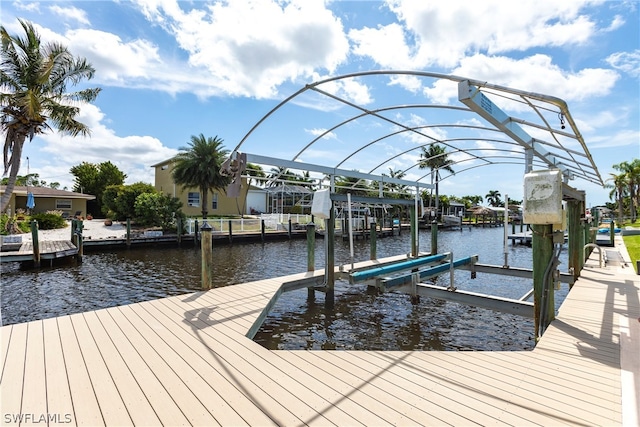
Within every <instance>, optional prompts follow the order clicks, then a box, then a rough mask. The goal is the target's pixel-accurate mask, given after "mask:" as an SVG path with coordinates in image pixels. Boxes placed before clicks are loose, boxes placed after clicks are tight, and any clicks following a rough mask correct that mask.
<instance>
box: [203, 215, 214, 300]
mask: <svg viewBox="0 0 640 427" xmlns="http://www.w3.org/2000/svg"><path fill="white" fill-rule="evenodd" d="M200 230H201V232H202V233H201V238H200V247H201V251H200V252H201V253H202V289H203V290H207V289H211V267H212V264H213V244H212V243H213V242H212V236H211V230H212V227H211V226H210V225H209V223H208V222H207V220H203V223H202V227H201V228H200Z"/></svg>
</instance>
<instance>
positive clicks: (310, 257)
mask: <svg viewBox="0 0 640 427" xmlns="http://www.w3.org/2000/svg"><path fill="white" fill-rule="evenodd" d="M315 251H316V225H315V224H314V223H313V222H310V223H308V224H307V271H314V270H315V264H316V253H315ZM315 297H316V291H315V289H314V288H313V286H309V287H308V288H307V298H308V300H309V301H313V300H315Z"/></svg>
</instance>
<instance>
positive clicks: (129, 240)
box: [127, 218, 131, 248]
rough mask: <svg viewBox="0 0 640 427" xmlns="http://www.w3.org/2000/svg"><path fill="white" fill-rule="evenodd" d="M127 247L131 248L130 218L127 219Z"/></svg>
mask: <svg viewBox="0 0 640 427" xmlns="http://www.w3.org/2000/svg"><path fill="white" fill-rule="evenodd" d="M127 247H128V248H130V247H131V218H127Z"/></svg>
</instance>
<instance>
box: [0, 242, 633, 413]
mask: <svg viewBox="0 0 640 427" xmlns="http://www.w3.org/2000/svg"><path fill="white" fill-rule="evenodd" d="M622 249H623V250H624V246H622ZM624 252H626V250H624ZM626 257H627V258H628V254H627V255H626ZM622 258H623V259H624V256H623V257H622ZM374 263H375V262H374ZM363 264H366V263H360V264H358V265H357V266H358V267H360V266H362V265H363ZM625 264H628V263H626V262H625V261H624V260H623V262H618V263H617V265H607V266H606V267H604V268H598V261H597V258H595V257H593V256H592V258H591V259H590V260H589V261H588V262H587V265H586V266H585V269H584V270H583V274H582V276H581V277H580V279H579V280H578V281H577V282H576V284H575V285H574V287H573V289H572V290H571V292H570V293H569V295H568V297H567V298H566V300H565V301H564V303H563V305H562V307H561V308H560V311H559V314H558V316H557V319H556V320H555V321H554V322H552V324H551V325H550V326H549V327H548V329H547V331H546V332H545V334H544V336H543V337H542V339H541V340H540V342H539V343H538V345H537V346H536V348H535V349H534V350H532V351H522V352H481V351H475V352H472V351H470V352H455V351H450V352H436V351H270V350H267V349H265V348H264V347H262V346H260V345H258V344H256V343H255V342H253V341H252V340H251V339H250V338H248V337H247V335H248V334H249V335H250V334H251V331H253V330H255V323H256V321H259V320H260V319H261V318H262V317H263V316H264V315H265V314H266V310H267V307H268V306H269V305H270V303H271V302H272V301H273V299H274V297H275V296H277V295H278V294H279V293H280V292H281V289H282V288H283V286H286V284H287V283H292V282H295V281H297V280H300V279H303V278H305V277H308V276H310V275H314V274H315V275H319V274H320V273H321V272H315V273H305V274H299V275H293V276H287V277H282V278H277V279H271V280H262V281H257V282H251V283H243V284H238V285H233V286H227V287H223V288H216V289H213V290H210V291H206V292H197V293H193V294H187V295H180V296H175V297H169V298H162V299H158V300H154V301H148V302H143V303H137V304H131V305H125V306H120V307H113V308H109V309H104V310H98V311H91V312H86V313H80V314H75V315H71V316H63V317H58V318H51V319H46V320H42V321H33V322H29V323H23V324H16V325H11V326H5V327H2V328H0V335H1V360H0V366H2V373H1V377H0V399H1V402H2V409H1V412H2V414H1V416H2V421H1V422H2V424H3V425H18V424H20V425H39V426H42V425H46V424H48V425H55V424H64V425H91V426H95V425H107V426H112V425H118V426H120V425H208V426H209V425H211V426H213V425H220V426H229V425H234V426H235V425H260V426H263V425H282V426H293V425H295V426H298V425H341V426H342V425H367V426H371V425H544V426H548V425H582V426H585V425H629V426H631V425H637V424H638V420H640V417H639V416H638V409H637V401H638V396H640V367H639V366H638V365H639V364H640V361H639V360H638V359H639V358H638V354H640V323H639V322H638V320H637V319H638V318H639V317H640V302H639V299H640V297H639V295H640V281H639V280H638V277H639V276H636V275H635V274H634V271H633V268H632V267H631V265H625ZM43 420H44V421H43ZM47 421H48V422H47Z"/></svg>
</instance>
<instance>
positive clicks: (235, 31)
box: [0, 0, 640, 206]
mask: <svg viewBox="0 0 640 427" xmlns="http://www.w3.org/2000/svg"><path fill="white" fill-rule="evenodd" d="M0 8H1V10H0V12H1V23H2V26H4V27H5V28H6V29H7V30H8V32H9V33H10V34H20V33H21V27H20V26H19V23H18V19H19V18H20V19H23V20H27V21H30V22H32V23H33V24H34V25H35V27H36V29H37V31H38V32H39V34H40V35H41V38H42V40H43V41H58V42H61V43H63V44H65V45H66V46H67V47H68V48H69V50H70V52H71V53H72V54H74V55H78V56H83V57H85V58H87V60H88V61H89V62H90V63H91V64H92V65H93V66H94V67H95V69H96V73H95V76H94V78H93V79H92V80H90V81H89V82H87V83H86V84H84V85H83V86H82V85H81V86H79V87H76V89H79V88H82V87H100V88H101V89H102V91H101V93H100V95H99V96H98V98H97V100H96V101H95V102H93V103H92V104H90V105H83V106H81V113H80V115H79V117H78V118H79V120H80V121H82V122H83V123H85V124H87V125H88V126H89V127H90V128H91V131H92V134H91V137H90V138H83V137H76V138H72V137H69V136H64V135H60V134H58V133H55V132H50V133H47V134H44V135H37V136H36V137H34V139H33V140H32V141H31V142H28V143H26V144H25V149H24V152H23V158H22V167H21V171H20V174H21V175H25V174H27V173H38V174H39V176H40V179H42V180H44V181H46V182H59V183H60V184H61V186H62V187H67V188H68V189H71V188H72V186H73V176H72V175H71V174H70V173H69V170H70V168H71V167H73V166H75V165H78V164H80V163H81V162H90V163H95V164H98V163H101V162H104V161H110V162H112V163H113V164H115V165H116V166H117V167H118V168H119V169H120V170H122V171H123V172H124V173H125V174H126V175H127V179H126V181H125V182H126V183H128V184H130V183H134V182H139V181H142V182H148V183H153V180H154V177H153V168H152V167H151V166H152V165H154V164H156V163H159V162H162V161H164V160H167V159H169V158H171V157H172V156H174V155H175V154H177V153H178V151H179V150H180V149H182V148H185V147H187V146H188V143H189V142H190V138H191V136H192V135H199V134H203V135H205V136H206V137H214V136H217V137H218V138H220V139H222V140H223V141H224V142H223V144H224V147H225V148H226V149H228V150H233V149H234V148H237V147H238V145H239V144H240V142H241V141H242V144H240V147H239V150H240V151H242V152H247V153H253V154H260V155H267V156H270V157H276V158H283V159H289V160H291V159H293V158H294V157H295V156H297V155H298V154H299V155H298V156H297V160H299V161H304V162H306V163H312V164H331V162H333V165H334V166H335V165H336V164H338V163H339V162H341V160H345V157H346V156H345V154H344V153H353V152H354V150H356V149H357V148H358V147H362V146H364V145H367V144H370V143H371V142H372V141H377V140H380V141H379V142H376V143H374V144H370V145H369V148H367V149H366V150H362V152H361V153H359V155H358V156H354V157H353V158H352V159H350V160H347V161H345V162H344V163H342V166H341V167H342V168H344V169H347V170H359V171H361V172H370V171H371V170H373V168H374V167H375V166H376V165H379V164H380V163H381V162H382V161H383V160H384V159H389V158H393V159H394V160H393V161H390V162H387V163H385V164H384V165H383V166H381V167H379V168H378V169H377V170H376V172H374V173H387V174H389V173H390V172H389V169H390V168H391V169H394V170H406V172H405V173H406V175H405V179H409V180H413V179H418V178H421V177H423V176H424V175H425V174H426V173H427V172H426V171H424V170H419V169H418V168H416V167H415V163H416V161H417V159H418V158H419V150H418V149H416V150H414V151H412V152H411V153H407V154H405V155H398V153H401V152H404V151H406V150H407V148H406V147H407V146H410V145H407V144H414V145H413V147H414V148H418V145H416V144H421V143H424V141H423V142H416V140H415V135H408V134H407V133H403V134H402V135H400V136H398V137H396V138H383V137H384V136H386V135H389V134H390V133H393V132H395V131H396V130H397V127H396V125H394V124H393V123H391V122H389V121H387V122H385V121H384V120H383V121H380V120H376V121H374V120H369V119H367V118H365V119H363V120H354V121H350V120H349V119H350V118H353V117H354V116H355V115H357V114H358V113H359V112H361V111H359V110H354V108H353V107H352V106H350V105H347V104H345V103H344V102H336V101H335V100H332V99H331V98H330V97H327V96H319V95H317V94H310V93H308V92H305V93H303V94H302V95H301V96H297V97H295V98H294V99H292V101H291V102H289V103H287V104H286V106H285V107H283V108H280V109H277V111H275V112H274V113H273V114H271V115H269V116H268V117H267V118H266V119H265V120H264V121H262V122H260V121H261V120H262V119H263V118H264V117H265V115H267V114H268V113H269V112H270V111H271V110H272V109H274V108H275V107H276V106H277V105H278V104H279V103H280V102H281V101H283V100H284V99H286V98H287V97H290V96H291V95H292V94H294V93H296V92H297V91H299V90H301V89H303V88H304V87H305V85H308V84H312V83H314V82H318V81H320V80H324V79H328V78H331V77H336V76H342V75H346V74H350V73H356V72H364V71H370V70H408V71H420V72H428V73H437V74H440V75H455V76H462V77H466V78H469V79H474V80H479V81H487V82H490V83H492V84H496V85H500V86H506V87H509V88H513V89H517V90H521V91H529V92H535V93H540V94H545V95H549V96H553V97H557V98H560V99H562V100H564V101H566V103H567V105H568V108H569V111H570V112H571V116H572V117H573V119H574V120H575V122H576V123H577V126H578V128H579V131H580V132H581V134H582V135H583V137H584V141H585V143H586V145H587V147H588V150H589V152H590V154H591V156H592V157H593V159H594V162H595V164H596V167H597V168H598V171H599V172H600V175H601V176H602V179H603V180H607V179H608V178H610V176H611V175H610V174H612V173H617V171H616V170H615V169H613V167H612V166H613V165H614V164H618V163H620V162H622V161H629V160H631V159H633V158H640V111H639V104H640V12H639V9H640V3H639V2H638V0H633V1H626V0H610V1H593V0H565V1H557V0H532V1H529V0H522V1H517V2H516V1H503V0H476V1H471V0H448V1H439V2H436V1H418V0H388V1H320V0H291V1H288V0H278V1H271V0H259V1H251V0H234V1H198V0H192V1H175V0H132V1H125V0H116V1H100V0H98V1H60V2H59V1H25V0H21V1H5V0H3V1H2V2H1V3H0ZM323 88H324V89H325V90H326V91H327V92H328V93H329V94H334V95H339V98H340V99H342V100H345V101H347V102H349V103H350V104H352V105H357V106H360V107H361V108H365V109H368V110H374V109H376V108H382V107H384V106H389V105H401V104H438V105H442V104H447V103H448V104H451V105H461V104H459V103H458V102H457V99H456V98H457V92H456V90H455V87H454V86H451V84H448V83H447V82H446V81H441V80H440V79H433V78H422V79H420V78H415V77H413V76H397V75H396V76H392V75H382V76H375V77H372V78H364V77H363V78H351V79H340V80H338V81H335V82H333V83H331V84H328V85H326V86H323ZM512 107H513V111H514V112H516V113H517V111H518V107H517V106H512ZM385 114H386V117H388V118H389V119H390V120H393V121H396V120H397V121H400V120H403V123H412V124H413V125H414V126H430V127H428V128H427V129H428V132H429V133H430V135H431V136H433V137H435V138H440V139H444V140H455V139H456V138H455V131H454V130H453V129H452V128H447V127H438V126H434V125H435V124H438V123H445V122H446V123H457V124H463V125H467V126H469V125H480V124H481V123H482V119H481V118H480V117H471V116H469V115H467V116H464V117H462V116H459V115H458V116H452V118H445V117H443V116H442V115H443V114H445V111H444V110H437V111H436V110H435V109H429V108H421V109H406V110H404V109H402V110H401V109H397V110H393V111H389V112H388V113H385ZM259 122H260V123H259ZM343 122H345V124H344V125H343V126H340V127H338V128H336V129H335V130H333V131H330V132H328V130H331V129H332V128H333V127H335V126H336V125H337V124H339V123H343ZM257 123H259V126H258V127H257V128H256V129H255V130H254V131H252V129H253V128H254V126H255V125H256V124H257ZM318 135H324V136H323V137H322V138H320V139H319V140H318V141H317V142H316V143H314V144H313V145H312V146H311V147H309V148H308V149H306V150H304V149H303V148H304V147H305V146H306V145H307V144H309V143H310V142H311V141H313V140H314V139H315V138H316V137H317V136H318ZM245 137H246V138H245ZM452 144H453V145H455V142H452ZM461 144H462V143H461ZM464 144H467V145H465V147H466V148H469V149H471V148H474V149H476V150H477V151H475V152H477V153H478V155H479V156H482V149H483V148H484V149H488V148H495V147H497V146H498V143H497V142H496V141H492V139H491V138H482V137H480V133H478V137H477V139H476V140H474V141H466V142H465V143H464ZM354 147H355V148H354ZM410 147H411V146H410ZM462 155H463V154H462V153H455V154H452V156H451V157H452V159H453V160H455V161H459V163H458V164H454V166H453V169H454V171H455V170H456V169H457V173H456V174H455V175H451V176H448V177H446V178H445V179H443V181H442V182H441V184H440V193H441V194H448V195H455V196H459V197H462V196H465V195H481V196H485V195H486V194H487V193H488V192H489V191H491V190H497V191H499V192H500V193H501V194H503V195H504V194H509V196H510V197H511V198H515V199H522V193H523V191H522V188H523V180H522V175H523V173H524V167H523V166H522V165H511V164H507V162H504V164H497V165H493V166H487V167H471V166H473V165H474V163H475V162H478V160H477V159H475V160H474V159H463V158H462V157H460V156H462ZM347 156H348V154H347ZM506 157H508V155H507V156H506ZM27 158H28V160H27ZM381 159H383V160H381ZM463 160H464V162H463ZM265 169H266V170H267V171H269V169H270V166H265ZM569 184H570V185H571V186H573V187H575V188H577V189H580V190H585V191H586V194H587V204H588V206H596V205H600V204H603V203H605V202H607V201H610V198H609V193H610V191H611V190H610V189H608V188H602V187H601V186H599V185H596V184H594V183H592V182H588V181H585V180H574V181H571V182H570V183H569Z"/></svg>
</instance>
